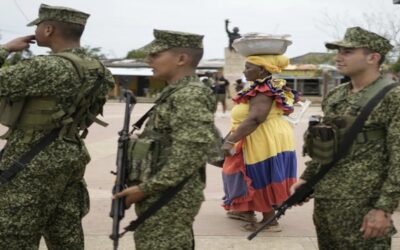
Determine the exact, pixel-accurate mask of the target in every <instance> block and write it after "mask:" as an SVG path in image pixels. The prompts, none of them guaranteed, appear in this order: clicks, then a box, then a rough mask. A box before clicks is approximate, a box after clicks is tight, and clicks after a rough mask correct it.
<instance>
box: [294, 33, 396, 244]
mask: <svg viewBox="0 0 400 250" xmlns="http://www.w3.org/2000/svg"><path fill="white" fill-rule="evenodd" d="M326 47H327V48H328V49H337V50H338V54H337V56H336V67H337V69H338V71H339V72H340V73H342V74H344V75H346V76H349V77H350V79H351V81H350V82H348V83H345V84H342V85H340V86H338V87H336V88H335V89H333V90H332V91H330V92H329V94H328V95H327V96H326V98H325V99H324V100H323V103H322V110H323V112H324V116H325V117H327V116H345V115H350V116H351V115H353V116H356V115H357V114H359V110H357V109H356V105H355V104H357V103H358V102H359V99H360V98H363V96H364V94H365V93H366V91H369V89H370V88H373V87H374V86H375V85H377V84H382V83H383V86H385V85H386V84H388V83H389V80H387V79H385V77H384V76H382V75H381V74H380V72H379V68H380V65H381V64H382V62H383V61H384V57H385V55H386V53H387V52H388V51H389V50H391V49H392V45H390V43H389V41H388V40H387V39H385V38H383V37H381V36H379V35H377V34H375V33H372V32H369V31H366V30H364V29H361V28H359V27H353V28H349V29H347V32H346V34H345V37H344V39H343V40H342V41H338V42H334V43H327V44H326ZM385 81H386V83H385ZM399 107H400V87H395V88H393V89H392V90H390V91H389V92H388V93H387V94H386V95H385V97H384V98H383V99H382V100H381V101H380V102H379V104H378V105H377V106H376V107H375V108H374V109H373V110H372V112H371V114H370V115H369V117H368V119H367V120H366V122H365V125H364V127H363V132H362V133H360V134H359V135H358V136H357V139H356V140H355V142H354V143H353V146H352V148H351V150H350V152H349V153H348V154H347V155H346V156H345V157H344V158H342V159H340V160H339V161H338V163H337V164H335V165H334V166H333V167H332V169H331V170H329V172H328V173H327V174H326V176H325V177H324V178H323V179H322V180H321V181H320V182H319V183H318V184H317V185H316V186H315V190H314V198H315V207H314V224H315V226H316V230H317V235H318V244H319V248H320V249H366V250H367V249H368V250H370V249H390V246H391V237H392V235H393V234H394V233H395V232H396V230H395V228H394V227H393V224H392V221H391V215H392V213H393V211H394V210H395V208H396V207H397V205H398V203H399V198H400V164H399V162H400V141H399V139H398V138H399V137H400V110H399ZM378 132H379V133H378ZM306 165H307V168H306V170H305V171H304V173H303V174H302V176H301V179H300V180H299V182H298V183H297V184H295V185H293V187H292V191H293V190H294V189H296V187H298V186H299V185H301V184H302V183H304V182H306V181H307V180H308V179H309V178H310V177H311V176H313V175H314V174H315V173H316V172H317V171H318V170H319V168H320V164H319V163H318V162H317V161H316V160H315V159H313V160H311V161H308V162H306Z"/></svg>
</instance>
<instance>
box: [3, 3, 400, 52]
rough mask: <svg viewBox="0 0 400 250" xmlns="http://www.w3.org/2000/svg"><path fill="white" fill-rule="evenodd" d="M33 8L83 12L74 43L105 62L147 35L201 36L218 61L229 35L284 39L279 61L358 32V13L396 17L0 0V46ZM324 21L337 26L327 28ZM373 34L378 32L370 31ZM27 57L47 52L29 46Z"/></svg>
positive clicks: (343, 7)
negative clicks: (95, 50)
mask: <svg viewBox="0 0 400 250" xmlns="http://www.w3.org/2000/svg"><path fill="white" fill-rule="evenodd" d="M41 3H45V4H49V5H57V6H67V7H70V8H75V9H79V10H81V11H84V12H87V13H89V14H91V16H90V18H89V20H88V23H87V26H86V29H85V32H84V35H83V37H82V40H81V45H83V46H86V45H88V46H90V47H101V49H102V52H103V53H104V54H105V55H106V56H107V57H108V58H124V57H125V56H126V55H127V53H128V51H130V50H132V49H137V48H140V47H142V46H143V45H145V44H147V43H148V42H150V41H151V40H152V39H153V29H154V28H156V29H165V30H177V31H184V32H191V33H197V34H202V35H204V50H205V52H204V58H205V59H214V58H224V48H225V47H227V45H228V37H227V34H226V32H225V22H224V20H225V19H229V20H230V21H231V23H230V29H231V30H232V28H233V27H238V28H239V29H240V33H241V34H242V35H243V34H245V33H250V32H259V33H266V34H275V35H282V34H289V35H291V37H290V38H289V39H290V40H292V42H293V44H292V45H291V46H289V47H288V49H287V51H286V55H287V56H289V57H295V56H300V55H302V54H306V53H308V52H326V49H325V47H324V43H325V42H328V41H333V40H337V39H338V38H339V37H338V36H339V35H338V34H340V36H341V35H342V34H344V32H345V28H346V26H363V24H364V23H363V15H364V14H368V13H372V12H373V11H375V13H377V12H378V13H382V14H381V16H382V17H383V18H385V16H386V17H387V16H392V17H393V16H397V17H398V19H400V5H393V0H113V1H110V0H1V1H0V44H3V43H5V42H7V41H8V40H11V39H13V38H15V37H18V36H23V35H28V34H33V33H34V29H35V27H27V26H26V24H27V23H28V22H30V21H31V20H33V19H35V18H36V17H37V15H38V9H39V6H40V4H41ZM328 20H339V21H337V22H336V21H334V23H337V25H331V24H329V23H330V22H329V21H328ZM375 32H377V33H379V32H380V31H379V30H375ZM31 50H32V51H33V52H34V53H35V54H44V53H46V52H47V51H48V49H44V48H39V47H38V46H36V45H32V46H31Z"/></svg>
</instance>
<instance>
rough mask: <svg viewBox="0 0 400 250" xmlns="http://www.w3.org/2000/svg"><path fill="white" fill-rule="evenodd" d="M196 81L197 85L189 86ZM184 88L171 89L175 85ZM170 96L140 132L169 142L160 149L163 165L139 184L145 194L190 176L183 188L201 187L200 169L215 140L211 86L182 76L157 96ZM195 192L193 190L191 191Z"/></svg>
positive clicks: (202, 183)
mask: <svg viewBox="0 0 400 250" xmlns="http://www.w3.org/2000/svg"><path fill="white" fill-rule="evenodd" d="M189 83H195V84H197V85H198V86H192V85H189V86H187V85H188V84H189ZM183 85H186V86H185V87H183V88H181V89H179V90H177V91H175V92H174V93H172V94H171V95H169V94H170V92H171V91H174V89H175V88H179V87H182V86H183ZM165 95H169V96H168V97H167V98H166V99H165V100H164V101H163V102H161V103H160V104H158V105H157V106H156V108H155V109H154V110H153V111H152V113H151V115H150V117H149V121H148V122H147V124H146V127H145V129H144V131H143V133H142V135H144V136H146V134H151V133H154V132H156V133H159V134H162V135H164V136H166V137H167V138H168V141H169V143H167V144H166V145H164V148H162V151H161V157H160V158H162V159H165V161H163V164H162V165H161V166H160V167H159V169H158V170H157V172H156V173H155V174H154V175H153V176H151V178H150V179H148V180H147V181H145V182H143V183H141V184H140V185H139V187H140V189H141V190H142V191H143V192H145V193H146V194H148V195H150V196H151V195H154V194H157V193H160V192H163V191H165V190H166V189H168V188H171V187H174V186H177V185H178V184H179V183H180V182H181V181H182V180H184V179H185V178H186V177H189V176H192V177H191V179H190V181H189V183H188V184H187V185H185V189H187V188H189V189H195V190H194V192H196V194H198V193H199V192H202V190H203V188H204V180H201V178H200V177H201V176H200V175H201V174H200V172H199V170H200V169H201V168H203V167H205V163H206V160H207V150H208V148H209V146H210V144H211V142H212V141H213V140H214V137H215V135H214V133H213V125H214V112H215V109H216V103H215V99H214V96H213V93H212V91H211V89H210V88H208V87H207V86H205V85H204V84H203V83H200V81H199V79H198V77H197V76H189V77H185V78H183V79H181V80H178V81H177V82H175V83H173V84H170V85H169V86H167V87H166V88H165V89H164V90H163V92H162V93H161V96H160V98H164V97H163V96H165ZM193 195H195V193H193Z"/></svg>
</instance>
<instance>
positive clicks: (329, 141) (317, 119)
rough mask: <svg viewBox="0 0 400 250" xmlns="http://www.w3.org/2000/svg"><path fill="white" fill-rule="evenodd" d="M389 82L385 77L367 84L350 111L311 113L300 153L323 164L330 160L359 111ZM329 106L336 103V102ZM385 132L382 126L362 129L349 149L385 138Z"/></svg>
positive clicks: (355, 148) (352, 149)
mask: <svg viewBox="0 0 400 250" xmlns="http://www.w3.org/2000/svg"><path fill="white" fill-rule="evenodd" d="M390 83H391V82H390V81H389V80H387V79H381V80H379V81H378V82H376V83H375V84H374V85H372V86H371V87H369V88H368V89H367V90H366V91H365V92H364V93H363V95H362V96H361V97H360V98H359V100H358V102H357V103H356V104H355V105H352V106H351V112H349V114H346V115H328V116H325V117H321V116H311V119H310V121H309V125H308V129H307V130H306V132H305V134H304V146H303V155H309V156H310V157H311V158H312V159H313V160H315V161H317V162H319V163H321V164H323V165H325V164H328V163H330V162H331V161H332V160H333V157H334V155H335V154H336V152H337V150H338V146H339V143H340V141H341V140H342V139H343V135H344V134H345V133H346V131H347V130H349V128H350V127H351V126H352V124H353V123H354V121H355V120H356V118H357V116H358V115H359V113H360V111H361V110H362V109H363V107H364V106H365V105H366V104H367V103H368V102H369V101H370V100H371V99H372V98H373V97H374V96H375V95H376V94H377V93H378V92H379V91H380V90H382V89H383V88H384V87H385V86H387V85H388V84H390ZM332 105H335V103H333V104H332ZM385 135H386V131H385V129H383V128H377V129H368V130H366V129H364V128H363V130H362V132H360V133H359V134H358V135H357V138H356V140H355V141H354V143H353V145H352V147H351V149H350V151H351V152H353V151H354V150H357V148H358V147H360V146H362V145H363V144H365V143H366V142H368V141H374V140H378V139H382V138H385ZM351 152H350V153H351Z"/></svg>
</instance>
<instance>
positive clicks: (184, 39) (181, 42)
mask: <svg viewBox="0 0 400 250" xmlns="http://www.w3.org/2000/svg"><path fill="white" fill-rule="evenodd" d="M154 38H155V39H154V40H153V41H152V42H150V43H149V44H147V45H146V46H144V47H142V48H140V49H138V51H140V52H143V53H145V54H152V53H158V52H161V51H164V50H167V49H171V48H203V36H202V35H198V34H192V33H186V32H179V31H170V30H157V29H154Z"/></svg>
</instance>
